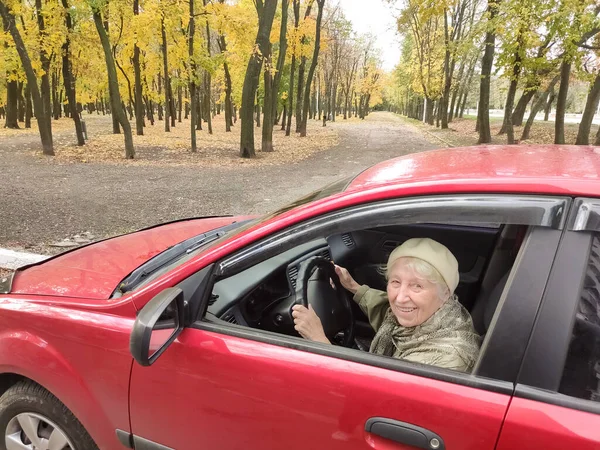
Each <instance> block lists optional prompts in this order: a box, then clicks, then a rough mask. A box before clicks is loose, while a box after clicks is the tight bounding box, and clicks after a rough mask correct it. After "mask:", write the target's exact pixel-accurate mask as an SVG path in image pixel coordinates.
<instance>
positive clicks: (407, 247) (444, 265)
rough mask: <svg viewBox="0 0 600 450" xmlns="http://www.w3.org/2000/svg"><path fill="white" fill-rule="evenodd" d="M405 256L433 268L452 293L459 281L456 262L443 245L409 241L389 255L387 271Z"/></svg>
mask: <svg viewBox="0 0 600 450" xmlns="http://www.w3.org/2000/svg"><path fill="white" fill-rule="evenodd" d="M406 256H409V257H412V258H418V259H421V260H423V261H425V262H427V263H429V264H431V265H432V266H433V267H435V268H436V269H437V271H438V272H439V273H440V275H442V278H443V279H444V281H445V282H446V284H447V285H448V288H449V289H450V293H451V294H452V293H454V290H455V289H456V286H458V280H459V274H458V261H457V260H456V258H455V257H454V255H453V254H452V252H451V251H450V250H448V248H447V247H446V246H445V245H442V244H440V243H439V242H437V241H434V240H433V239H429V238H413V239H409V240H408V241H405V242H404V243H403V244H402V245H399V246H398V247H396V248H395V249H394V251H393V252H392V253H391V254H390V257H389V259H388V265H387V267H388V270H389V269H390V268H391V267H392V266H393V265H394V263H395V262H396V261H397V260H398V259H399V258H403V257H406Z"/></svg>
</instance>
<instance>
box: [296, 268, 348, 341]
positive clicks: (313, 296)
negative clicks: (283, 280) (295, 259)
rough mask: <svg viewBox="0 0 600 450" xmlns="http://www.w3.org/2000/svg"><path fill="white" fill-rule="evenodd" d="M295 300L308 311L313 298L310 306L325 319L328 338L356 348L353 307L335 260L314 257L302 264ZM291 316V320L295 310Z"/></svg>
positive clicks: (299, 270)
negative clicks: (334, 262)
mask: <svg viewBox="0 0 600 450" xmlns="http://www.w3.org/2000/svg"><path fill="white" fill-rule="evenodd" d="M314 272H316V273H314ZM313 273H314V274H313ZM330 280H332V281H333V284H334V285H335V288H334V287H332V286H331V283H330ZM295 297H296V298H295V301H294V304H296V305H303V306H305V307H306V308H308V304H309V299H310V304H311V305H312V307H313V309H314V310H315V312H316V313H317V316H319V319H321V324H322V325H323V330H325V335H326V336H327V339H329V341H331V343H338V344H340V345H343V346H344V347H350V346H351V345H352V343H353V342H354V313H353V312H352V304H351V300H350V298H349V296H348V294H347V292H346V289H344V287H343V286H342V283H340V279H339V277H338V276H337V274H336V273H335V269H334V266H333V264H332V263H331V261H329V260H328V259H325V258H323V257H322V256H313V257H311V258H308V259H306V260H305V261H303V262H302V263H300V266H299V267H298V278H297V280H296V292H295ZM289 313H290V317H291V314H292V310H291V308H290V311H289ZM292 323H293V318H292ZM340 332H341V333H343V338H342V339H341V340H340V339H335V338H336V336H339V333H340Z"/></svg>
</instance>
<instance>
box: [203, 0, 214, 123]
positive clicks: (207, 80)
mask: <svg viewBox="0 0 600 450" xmlns="http://www.w3.org/2000/svg"><path fill="white" fill-rule="evenodd" d="M202 1H203V2H204V8H205V9H206V2H207V0H202ZM206 53H207V54H208V58H209V59H210V58H211V56H212V55H211V51H210V26H209V25H208V16H206ZM204 77H205V78H204V83H205V90H206V94H205V95H206V97H205V98H206V102H207V106H208V110H207V113H206V115H207V117H206V119H207V121H208V134H213V130H212V117H211V115H210V99H211V95H212V87H211V84H212V80H211V78H212V77H211V74H210V72H209V71H208V70H207V71H206V72H205V75H204Z"/></svg>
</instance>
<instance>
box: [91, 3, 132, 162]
mask: <svg viewBox="0 0 600 450" xmlns="http://www.w3.org/2000/svg"><path fill="white" fill-rule="evenodd" d="M92 12H93V17H94V23H95V24H96V30H97V31H98V35H99V36H100V42H101V43H102V48H103V49H104V58H105V60H106V69H107V72H108V89H109V90H110V92H111V95H110V100H111V105H110V109H111V110H112V114H113V117H116V118H117V120H118V121H119V124H120V125H121V127H122V128H123V135H124V138H125V158H126V159H133V158H134V157H135V149H134V147H133V136H132V135H131V125H130V124H129V121H128V120H127V116H126V115H125V111H124V110H123V107H122V106H121V94H120V93H119V81H118V78H117V69H116V66H115V61H114V59H113V55H112V52H111V48H110V42H109V40H108V34H107V33H106V30H105V29H104V26H103V24H102V16H101V15H100V11H99V10H97V9H93V10H92Z"/></svg>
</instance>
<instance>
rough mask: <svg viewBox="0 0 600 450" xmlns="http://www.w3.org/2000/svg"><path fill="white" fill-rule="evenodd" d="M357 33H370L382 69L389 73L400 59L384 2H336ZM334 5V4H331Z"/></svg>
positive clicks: (392, 20)
mask: <svg viewBox="0 0 600 450" xmlns="http://www.w3.org/2000/svg"><path fill="white" fill-rule="evenodd" d="M337 1H338V2H339V3H340V6H341V7H342V9H343V10H344V15H345V16H346V18H347V19H348V20H350V21H351V22H352V25H353V28H354V30H355V31H356V32H358V33H361V34H363V33H372V34H374V35H375V36H376V38H377V46H378V47H379V49H380V51H381V57H382V60H383V61H382V62H383V69H384V70H386V71H391V70H393V69H394V66H395V65H396V64H397V63H398V60H399V59H400V43H399V38H398V35H397V33H396V29H397V28H396V21H395V19H394V16H393V11H392V9H391V8H390V6H389V5H387V4H386V3H384V0H337ZM332 3H334V2H332Z"/></svg>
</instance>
